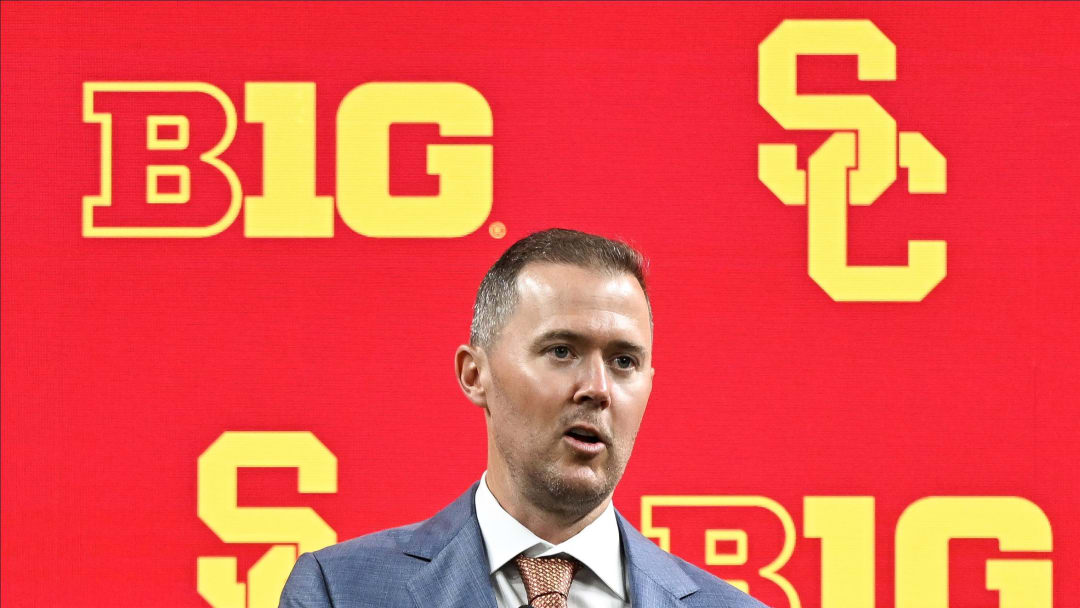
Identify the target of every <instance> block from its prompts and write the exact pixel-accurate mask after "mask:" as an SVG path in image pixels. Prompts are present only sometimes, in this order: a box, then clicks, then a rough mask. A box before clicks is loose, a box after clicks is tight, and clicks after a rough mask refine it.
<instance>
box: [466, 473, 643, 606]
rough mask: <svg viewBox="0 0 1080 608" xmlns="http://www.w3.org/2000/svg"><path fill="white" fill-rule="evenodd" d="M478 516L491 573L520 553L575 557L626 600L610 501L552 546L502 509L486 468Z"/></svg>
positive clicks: (478, 503)
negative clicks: (590, 519) (591, 518)
mask: <svg viewBox="0 0 1080 608" xmlns="http://www.w3.org/2000/svg"><path fill="white" fill-rule="evenodd" d="M474 501H475V503H476V518H477V520H478V521H479V523H480V533H481V534H482V535H483V537H484V547H485V548H486V549H487V556H488V566H489V568H490V572H489V574H494V573H495V572H496V571H497V570H499V569H500V568H502V567H503V566H504V565H505V564H506V562H508V561H510V560H512V559H514V557H516V556H517V555H518V554H520V553H525V554H526V555H527V556H529V557H548V556H552V555H556V554H559V553H565V554H567V555H570V556H573V557H574V558H575V559H577V560H578V561H580V562H581V563H583V564H585V565H586V566H587V567H588V568H589V570H592V572H593V574H595V575H596V577H597V578H599V579H600V580H601V581H603V583H604V584H605V585H607V586H608V588H609V589H611V591H612V592H614V593H615V595H617V596H619V598H620V599H622V600H624V601H625V600H626V586H625V584H624V579H623V563H622V543H621V540H620V537H619V525H618V522H616V521H615V507H613V506H612V504H611V503H610V502H609V503H608V506H607V508H606V509H604V512H603V513H601V514H600V517H597V518H596V519H595V520H594V521H593V522H592V523H590V524H589V525H587V526H585V528H584V529H583V530H582V531H580V532H578V533H577V534H575V535H574V536H573V537H572V538H569V539H567V540H566V541H564V542H562V543H560V544H558V545H552V544H551V543H549V542H547V541H546V540H544V539H542V538H540V537H538V536H536V535H535V534H533V533H532V531H530V530H529V529H528V528H526V527H525V526H523V525H521V523H520V522H518V520H516V519H514V517H513V516H512V515H510V514H509V513H507V512H506V509H503V508H502V505H500V504H499V501H498V500H496V499H495V495H494V494H492V493H491V490H490V489H488V485H487V471H485V472H484V474H483V475H482V476H481V477H480V486H479V487H478V488H477V489H476V496H475V498H474Z"/></svg>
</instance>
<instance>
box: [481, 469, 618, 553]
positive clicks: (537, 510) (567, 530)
mask: <svg viewBox="0 0 1080 608" xmlns="http://www.w3.org/2000/svg"><path fill="white" fill-rule="evenodd" d="M485 479H486V481H487V487H488V490H490V491H491V494H492V496H494V497H495V500H496V501H498V503H499V506H501V507H502V508H503V509H504V510H505V511H506V512H507V513H509V514H510V516H511V517H513V518H514V519H516V520H517V521H518V523H520V524H521V525H523V526H525V527H526V528H528V529H529V531H530V532H532V533H533V534H535V535H536V536H537V537H539V538H541V539H543V540H546V541H547V542H549V543H551V544H553V545H558V544H560V543H563V542H566V541H567V540H569V539H570V538H573V537H574V536H575V535H577V533H578V532H581V531H582V530H584V529H585V527H586V526H588V525H589V524H591V523H592V522H594V521H596V519H597V518H598V517H600V515H601V514H602V513H603V512H604V510H605V509H607V506H608V504H610V503H611V496H608V497H607V498H605V499H604V500H602V501H600V504H598V505H596V506H595V507H593V508H592V509H591V510H589V511H587V512H585V513H580V514H579V513H559V512H552V511H550V510H546V509H543V508H541V507H539V506H538V505H535V504H533V503H532V502H530V501H529V500H527V499H526V498H525V497H524V496H523V495H522V494H521V493H520V492H517V491H516V490H515V489H514V488H512V487H510V484H508V483H505V482H504V481H503V479H502V477H501V476H499V475H492V471H491V470H490V469H489V470H488V474H487V476H486V477H485Z"/></svg>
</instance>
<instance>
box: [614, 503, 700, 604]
mask: <svg viewBox="0 0 1080 608" xmlns="http://www.w3.org/2000/svg"><path fill="white" fill-rule="evenodd" d="M615 519H616V521H618V522H619V535H620V536H621V537H622V544H623V554H624V556H625V558H626V559H625V563H626V567H627V569H628V572H627V574H628V575H629V579H630V603H631V605H633V606H638V607H641V608H654V607H657V608H667V607H671V608H677V607H678V606H681V605H682V601H681V600H682V598H684V597H686V596H688V595H690V594H692V593H694V592H695V591H697V590H698V589H699V587H698V586H697V584H695V583H694V581H692V580H691V579H690V577H689V576H687V575H686V573H685V572H683V571H682V568H680V567H679V565H678V563H676V561H675V559H674V558H673V557H672V556H671V555H669V554H668V553H667V552H666V551H664V550H663V549H661V548H660V547H658V546H656V543H654V542H652V541H651V540H649V539H647V538H645V537H644V536H642V535H641V533H640V532H638V531H637V529H635V528H634V526H632V525H630V522H628V521H626V518H624V517H623V516H622V514H621V513H619V512H618V511H615Z"/></svg>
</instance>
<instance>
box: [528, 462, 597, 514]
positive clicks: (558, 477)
mask: <svg viewBox="0 0 1080 608" xmlns="http://www.w3.org/2000/svg"><path fill="white" fill-rule="evenodd" d="M546 482H547V483H545V484H544V485H545V486H546V489H547V493H548V494H549V495H550V497H551V499H552V500H553V501H554V502H555V503H557V504H560V505H563V506H565V507H570V508H572V509H574V510H575V511H577V510H586V511H588V510H592V509H593V508H595V507H596V505H598V504H600V503H601V502H603V501H604V499H606V498H607V497H608V496H609V495H610V494H611V491H612V490H614V484H612V483H611V481H610V480H609V479H608V477H607V476H606V475H605V474H604V471H602V470H601V471H597V470H596V469H594V468H592V467H590V466H588V465H586V464H581V463H573V464H569V465H567V464H564V465H563V466H561V467H560V469H559V470H558V471H557V472H556V473H555V474H554V475H552V476H549V477H548V479H547V480H546Z"/></svg>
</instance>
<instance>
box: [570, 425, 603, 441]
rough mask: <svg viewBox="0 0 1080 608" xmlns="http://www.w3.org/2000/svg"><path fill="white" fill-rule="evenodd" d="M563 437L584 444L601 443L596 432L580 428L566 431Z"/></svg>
mask: <svg viewBox="0 0 1080 608" xmlns="http://www.w3.org/2000/svg"><path fill="white" fill-rule="evenodd" d="M564 435H568V436H570V437H573V438H574V439H577V440H578V441H581V442H584V443H601V441H602V440H601V439H600V436H599V435H598V434H597V433H596V431H593V430H592V429H586V428H582V427H574V428H572V429H570V430H568V431H566V433H564Z"/></svg>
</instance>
